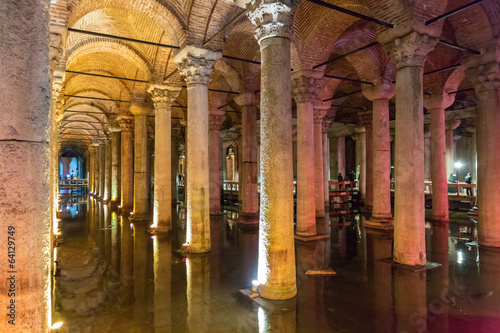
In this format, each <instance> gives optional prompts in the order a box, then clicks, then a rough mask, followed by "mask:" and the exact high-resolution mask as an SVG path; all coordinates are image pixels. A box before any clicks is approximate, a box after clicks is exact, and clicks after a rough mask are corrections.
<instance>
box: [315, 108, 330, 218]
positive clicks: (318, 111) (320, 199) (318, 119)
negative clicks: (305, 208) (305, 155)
mask: <svg viewBox="0 0 500 333" xmlns="http://www.w3.org/2000/svg"><path fill="white" fill-rule="evenodd" d="M327 107H329V105H327V106H326V105H321V106H318V105H315V106H314V183H315V184H314V187H315V190H314V194H315V203H316V204H315V206H316V217H324V216H325V182H324V179H323V177H324V174H323V121H324V118H325V116H326V111H327V109H326V108H327Z"/></svg>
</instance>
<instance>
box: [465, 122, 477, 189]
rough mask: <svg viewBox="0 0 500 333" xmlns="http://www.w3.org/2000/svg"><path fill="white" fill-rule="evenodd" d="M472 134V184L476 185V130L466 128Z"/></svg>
mask: <svg viewBox="0 0 500 333" xmlns="http://www.w3.org/2000/svg"><path fill="white" fill-rule="evenodd" d="M466 129H467V131H468V132H470V133H471V134H472V143H471V148H472V182H473V183H477V146H476V128H475V127H472V126H469V127H467V128H466Z"/></svg>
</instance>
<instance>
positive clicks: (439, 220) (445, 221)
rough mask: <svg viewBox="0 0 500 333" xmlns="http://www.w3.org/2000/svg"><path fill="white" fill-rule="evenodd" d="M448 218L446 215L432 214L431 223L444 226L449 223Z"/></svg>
mask: <svg viewBox="0 0 500 333" xmlns="http://www.w3.org/2000/svg"><path fill="white" fill-rule="evenodd" d="M449 222H450V219H448V218H446V217H438V216H435V217H434V216H433V217H432V220H431V223H432V225H435V226H438V227H445V226H447V225H449Z"/></svg>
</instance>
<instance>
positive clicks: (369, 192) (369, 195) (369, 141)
mask: <svg viewBox="0 0 500 333" xmlns="http://www.w3.org/2000/svg"><path fill="white" fill-rule="evenodd" d="M370 118H371V117H370ZM365 138H366V155H365V159H366V195H365V208H366V209H367V210H369V211H371V210H372V208H373V127H372V122H371V121H370V122H369V123H368V124H367V125H366V136H365Z"/></svg>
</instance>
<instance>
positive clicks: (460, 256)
mask: <svg viewBox="0 0 500 333" xmlns="http://www.w3.org/2000/svg"><path fill="white" fill-rule="evenodd" d="M463 262H464V254H463V253H462V251H458V252H457V263H458V264H461V263H463Z"/></svg>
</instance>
